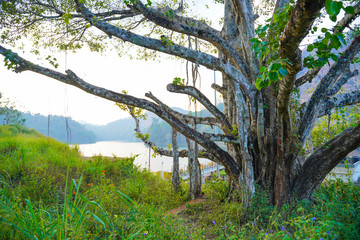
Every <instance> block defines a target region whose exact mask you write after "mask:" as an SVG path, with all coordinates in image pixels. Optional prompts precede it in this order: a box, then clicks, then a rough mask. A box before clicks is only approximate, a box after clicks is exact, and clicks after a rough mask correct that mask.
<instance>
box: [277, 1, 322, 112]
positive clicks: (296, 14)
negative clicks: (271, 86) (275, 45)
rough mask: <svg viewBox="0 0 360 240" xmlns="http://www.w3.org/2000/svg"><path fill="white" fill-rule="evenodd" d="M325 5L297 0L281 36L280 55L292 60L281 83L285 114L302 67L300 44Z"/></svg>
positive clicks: (282, 104)
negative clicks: (297, 75)
mask: <svg viewBox="0 0 360 240" xmlns="http://www.w3.org/2000/svg"><path fill="white" fill-rule="evenodd" d="M324 5H325V1H324V0H315V1H314V0H299V1H297V2H296V5H295V7H294V9H293V10H292V11H291V14H290V19H289V22H288V23H287V24H286V26H285V29H284V31H283V33H282V36H281V38H280V48H279V55H280V57H281V58H282V59H289V61H290V62H291V64H288V65H287V69H288V72H289V74H288V75H287V76H286V77H285V79H283V80H281V82H280V83H279V94H278V108H279V111H280V112H282V114H283V115H284V116H285V115H288V114H287V113H285V112H286V111H287V109H288V105H289V100H290V94H291V92H292V89H293V87H294V83H295V77H296V74H297V73H298V72H299V71H300V69H301V67H302V59H301V50H300V49H299V44H300V43H301V41H302V40H303V39H304V38H305V36H306V35H307V34H308V33H309V30H310V27H311V25H312V24H313V22H314V21H315V19H316V18H317V16H318V14H319V13H320V10H321V8H323V7H324Z"/></svg>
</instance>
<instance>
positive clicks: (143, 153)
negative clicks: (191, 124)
mask: <svg viewBox="0 0 360 240" xmlns="http://www.w3.org/2000/svg"><path fill="white" fill-rule="evenodd" d="M78 146H79V149H80V151H81V152H82V153H83V155H84V156H85V157H91V156H94V155H97V154H101V155H102V156H109V157H112V156H113V154H114V155H115V156H116V157H130V156H134V155H139V156H138V157H136V158H135V162H134V163H135V165H137V166H140V167H141V168H148V164H149V148H148V147H147V146H145V145H144V144H143V143H140V142H130V143H129V142H118V141H104V142H96V143H92V144H79V145H78ZM152 153H153V151H152V150H151V155H152ZM199 162H200V164H207V163H210V161H209V160H207V159H203V158H200V159H199ZM172 163H173V159H172V158H171V157H164V156H156V158H154V157H152V156H150V171H152V172H157V171H166V172H170V171H171V170H172V165H173V164H172ZM179 165H180V169H184V170H185V169H186V167H187V165H188V159H187V158H180V159H179Z"/></svg>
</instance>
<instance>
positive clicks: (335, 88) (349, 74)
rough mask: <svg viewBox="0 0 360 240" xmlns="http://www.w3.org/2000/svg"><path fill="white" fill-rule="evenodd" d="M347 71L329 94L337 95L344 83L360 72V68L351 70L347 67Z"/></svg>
mask: <svg viewBox="0 0 360 240" xmlns="http://www.w3.org/2000/svg"><path fill="white" fill-rule="evenodd" d="M345 71H346V72H345V73H344V74H343V75H342V76H341V77H340V78H339V79H338V80H337V81H336V83H335V84H334V86H333V87H332V88H331V89H330V90H329V93H328V96H333V95H335V94H336V93H337V92H339V91H340V89H341V88H342V86H344V84H345V83H347V82H348V81H349V80H350V78H352V77H354V76H356V75H358V74H359V70H357V69H356V70H354V71H352V72H350V70H349V69H348V68H347V69H346V70H345Z"/></svg>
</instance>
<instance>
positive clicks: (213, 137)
mask: <svg viewBox="0 0 360 240" xmlns="http://www.w3.org/2000/svg"><path fill="white" fill-rule="evenodd" d="M203 135H204V137H205V138H207V139H209V140H210V141H214V142H228V143H240V141H239V139H238V138H237V137H234V136H229V135H223V134H213V133H205V132H204V133H203Z"/></svg>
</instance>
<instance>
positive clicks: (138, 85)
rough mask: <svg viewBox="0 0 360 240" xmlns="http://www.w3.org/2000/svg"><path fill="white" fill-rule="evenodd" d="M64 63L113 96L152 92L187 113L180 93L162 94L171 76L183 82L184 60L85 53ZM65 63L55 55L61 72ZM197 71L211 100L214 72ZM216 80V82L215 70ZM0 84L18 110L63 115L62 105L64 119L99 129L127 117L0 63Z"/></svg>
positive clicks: (101, 101)
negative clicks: (66, 108) (158, 59)
mask: <svg viewBox="0 0 360 240" xmlns="http://www.w3.org/2000/svg"><path fill="white" fill-rule="evenodd" d="M61 55H63V57H62V58H61ZM67 59H68V60H67V65H68V68H69V69H72V70H73V71H74V72H75V73H76V74H77V75H78V76H79V77H82V78H83V79H84V80H85V81H87V82H89V83H91V84H94V85H97V86H101V87H104V88H107V89H110V90H112V91H116V92H121V90H126V91H128V92H129V94H131V95H134V96H136V97H140V98H146V97H145V96H144V94H145V93H146V92H148V91H151V92H152V93H153V94H154V95H155V96H156V97H158V98H159V99H161V100H162V101H163V102H165V103H167V104H168V105H169V106H177V107H181V108H183V109H188V105H189V101H188V98H187V97H186V96H185V95H183V94H174V93H169V92H167V90H166V85H167V84H168V83H171V82H172V80H173V78H174V77H183V78H185V74H186V64H185V62H183V63H182V62H180V61H175V60H169V59H164V60H162V61H161V62H160V63H159V62H158V61H148V62H143V61H137V60H129V59H128V58H127V57H123V58H120V57H118V56H116V55H114V54H107V55H106V56H101V55H100V54H97V53H90V52H87V51H82V52H79V53H77V54H68V57H67ZM61 62H63V64H61ZM64 62H65V54H60V57H59V63H60V67H59V70H60V71H64V69H65V68H64ZM200 70H201V90H203V91H204V92H205V93H207V96H208V98H209V99H210V100H212V101H213V102H214V90H212V89H211V87H210V85H211V84H212V83H213V82H214V72H213V71H211V70H207V69H205V67H200ZM216 78H217V79H216V80H217V82H219V81H220V73H219V72H217V74H216ZM0 85H1V90H0V91H1V92H2V93H3V94H4V97H8V98H10V99H11V100H16V102H17V105H19V106H21V107H20V109H21V110H23V111H29V112H31V113H40V114H43V115H48V114H52V115H64V114H65V113H66V111H65V106H66V101H67V102H68V104H67V105H68V110H67V115H68V116H70V117H71V118H72V119H74V120H77V121H85V122H89V123H93V124H100V125H101V124H106V123H109V122H112V121H115V120H117V119H120V118H125V117H129V115H128V114H127V113H125V112H122V111H121V110H120V109H119V108H118V107H116V106H115V105H114V103H113V102H111V101H108V100H104V99H102V98H99V97H96V96H93V95H90V94H88V93H85V92H83V91H82V90H79V89H77V88H76V87H73V86H66V85H65V84H63V83H61V82H57V81H55V80H53V79H50V78H47V77H45V76H41V75H39V74H36V73H32V72H23V73H18V74H16V73H14V72H11V71H9V70H7V69H6V68H5V67H4V66H3V64H1V66H0ZM66 92H67V94H66ZM218 97H219V96H218Z"/></svg>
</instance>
